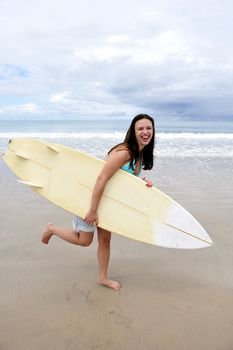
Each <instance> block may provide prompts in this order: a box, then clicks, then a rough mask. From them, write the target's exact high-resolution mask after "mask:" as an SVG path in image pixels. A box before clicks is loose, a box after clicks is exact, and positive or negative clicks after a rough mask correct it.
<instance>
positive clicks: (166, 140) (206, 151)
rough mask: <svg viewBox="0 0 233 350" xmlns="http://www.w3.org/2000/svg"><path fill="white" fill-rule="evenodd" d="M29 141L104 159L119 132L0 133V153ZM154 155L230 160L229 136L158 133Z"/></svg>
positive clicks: (232, 142)
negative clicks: (11, 143) (47, 142)
mask: <svg viewBox="0 0 233 350" xmlns="http://www.w3.org/2000/svg"><path fill="white" fill-rule="evenodd" d="M17 137H32V138H39V139H48V140H50V141H51V142H56V143H62V144H65V145H67V146H70V147H75V148H78V149H81V150H83V151H85V152H88V153H91V154H93V155H96V156H100V157H104V155H105V154H106V152H107V151H108V150H109V149H110V148H111V147H113V146H114V145H115V144H117V143H119V142H121V141H122V140H123V139H124V137H125V133H123V132H119V131H116V132H113V131H109V132H47V131H45V132H42V131H40V132H35V131H33V132H31V131H30V132H6V131H5V132H0V151H1V152H3V151H4V150H5V149H6V148H7V143H8V140H9V139H12V138H17ZM155 153H156V155H157V156H158V157H172V158H174V157H178V158H182V157H183V158H187V157H201V158H204V157H207V158H215V157H216V158H217V157H219V158H223V157H225V158H233V133H187V132H186V133H158V134H157V135H156V147H155Z"/></svg>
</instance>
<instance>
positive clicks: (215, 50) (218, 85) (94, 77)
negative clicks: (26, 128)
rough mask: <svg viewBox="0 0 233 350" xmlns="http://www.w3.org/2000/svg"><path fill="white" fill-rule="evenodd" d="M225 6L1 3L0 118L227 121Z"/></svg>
mask: <svg viewBox="0 0 233 350" xmlns="http://www.w3.org/2000/svg"><path fill="white" fill-rule="evenodd" d="M232 14H233V2H232V0H221V1H220V0H217V1H216V0H161V1H156V0H143V1H138V0H123V1H122V0H117V1H113V0H98V1H97V0H50V1H48V0H40V1H33V0H1V1H0V23H1V30H0V47H1V49H0V50H1V55H0V118H1V119H6V118H12V119H14V118H22V119H25V118H36V119H39V118H50V119H52V118H67V119H71V118H92V117H97V118H101V117H103V118H104V117H108V118H109V117H132V116H134V115H135V114H136V113H138V112H145V113H150V114H152V115H156V114H157V115H160V116H161V117H163V118H188V119H190V118H191V119H194V118H195V119H209V118H213V119H221V118H222V119H223V118H225V119H227V118H233V104H232V95H233V40H232V33H233V21H232Z"/></svg>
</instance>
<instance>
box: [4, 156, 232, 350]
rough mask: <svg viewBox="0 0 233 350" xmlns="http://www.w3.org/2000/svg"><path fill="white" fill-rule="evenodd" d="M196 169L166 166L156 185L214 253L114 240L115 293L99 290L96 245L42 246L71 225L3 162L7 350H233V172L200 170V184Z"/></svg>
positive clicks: (223, 166)
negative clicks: (51, 231) (48, 235)
mask: <svg viewBox="0 0 233 350" xmlns="http://www.w3.org/2000/svg"><path fill="white" fill-rule="evenodd" d="M188 162H189V161H188V160H187V161H182V160H179V161H175V160H174V161H173V162H171V160H167V161H165V160H163V161H161V162H158V163H159V164H158V166H157V169H156V172H154V173H153V176H154V180H155V182H156V184H157V186H158V187H159V188H161V189H162V190H165V191H166V192H167V193H168V194H170V195H172V197H173V198H175V199H177V200H178V201H179V202H180V203H181V204H183V205H184V206H185V207H186V208H187V209H188V210H189V211H191V212H192V214H193V215H194V216H196V218H197V219H198V220H199V221H200V222H201V223H202V224H203V226H204V227H205V228H206V229H207V231H208V232H209V233H210V235H211V238H212V239H213V241H214V243H215V245H214V247H213V248H208V249H203V250H194V251H187V250H186V251H181V250H170V249H164V248H159V247H155V246H150V245H146V244H140V243H138V242H136V241H130V240H127V239H125V238H123V237H120V236H118V235H113V239H112V256H111V265H110V274H111V277H113V278H116V279H119V280H120V281H121V283H122V289H121V290H120V292H114V291H112V290H110V289H108V288H105V287H102V286H99V285H98V284H97V283H96V278H97V264H96V247H97V242H96V240H95V241H94V243H93V245H92V246H91V247H88V248H81V247H77V246H73V245H70V244H68V243H65V242H63V241H61V240H59V239H58V238H54V239H53V238H52V240H51V242H50V244H49V245H48V246H45V245H43V244H42V243H41V242H40V239H41V232H42V230H43V228H44V226H45V224H46V223H47V222H48V221H50V220H53V221H55V222H56V223H58V224H62V225H65V226H68V225H70V221H71V215H70V214H68V213H66V212H64V211H63V210H61V209H59V208H57V207H55V206H54V205H52V204H50V203H49V202H47V201H46V200H44V199H43V198H40V197H39V196H37V195H36V194H34V193H33V192H32V191H31V190H30V189H29V188H26V187H25V186H23V185H20V184H18V183H16V182H15V177H14V175H13V174H12V173H11V172H10V171H9V170H8V169H7V168H6V166H5V165H4V164H3V162H2V160H0V176H1V184H0V213H1V221H0V237H1V246H0V259H1V264H0V285H1V289H0V290H1V291H0V350H39V349H41V350H42V349H43V350H44V349H50V350H59V349H61V350H65V349H69V350H73V349H74V350H77V349H79V350H82V349H90V350H94V349H96V350H97V349H103V350H105V349H108V350H112V349H114V350H115V349H116V350H121V349H122V350H127V349H128V350H137V349H138V350H153V349H158V350H167V349H168V350H174V349H179V350H186V349H188V350H197V349H198V350H200V349H201V350H202V349H203V350H204V349H205V350H207V349H209V350H232V349H233V273H232V272H233V253H232V252H233V249H232V248H233V224H232V220H231V219H232V213H233V211H232V208H233V195H232V189H233V186H232V185H233V181H232V175H231V174H232V169H231V168H230V165H229V163H228V162H227V161H224V160H219V161H218V164H216V163H215V162H214V161H209V162H203V161H202V162H197V164H196V167H195V169H196V175H197V174H198V176H192V175H193V171H191V170H190V174H189V176H184V174H183V173H184V169H185V168H186V169H187V166H188ZM185 163H187V164H185ZM203 165H204V168H203ZM198 167H199V168H198ZM165 175H166V176H165ZM168 175H169V176H168ZM211 175H212V176H211Z"/></svg>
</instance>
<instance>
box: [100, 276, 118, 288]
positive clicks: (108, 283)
mask: <svg viewBox="0 0 233 350" xmlns="http://www.w3.org/2000/svg"><path fill="white" fill-rule="evenodd" d="M98 283H99V284H102V285H103V286H106V287H109V288H112V289H114V290H120V289H121V285H120V283H119V282H118V281H113V280H110V279H108V278H99V279H98Z"/></svg>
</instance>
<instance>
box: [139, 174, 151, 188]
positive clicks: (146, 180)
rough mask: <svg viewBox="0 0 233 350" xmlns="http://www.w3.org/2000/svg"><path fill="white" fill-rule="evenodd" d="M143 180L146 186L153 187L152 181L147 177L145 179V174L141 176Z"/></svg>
mask: <svg viewBox="0 0 233 350" xmlns="http://www.w3.org/2000/svg"><path fill="white" fill-rule="evenodd" d="M142 180H143V181H145V183H146V186H147V187H153V182H152V181H151V180H149V179H147V177H146V176H144V177H143V178H142Z"/></svg>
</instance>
